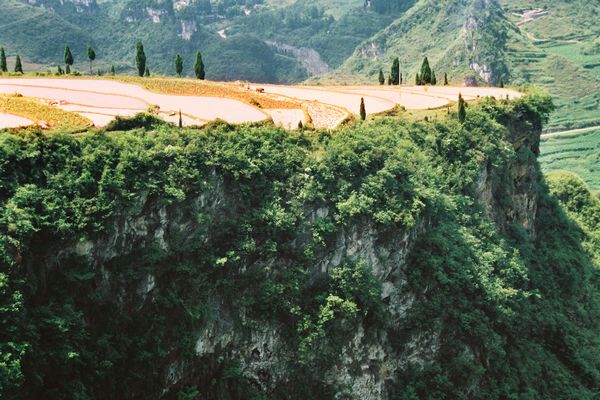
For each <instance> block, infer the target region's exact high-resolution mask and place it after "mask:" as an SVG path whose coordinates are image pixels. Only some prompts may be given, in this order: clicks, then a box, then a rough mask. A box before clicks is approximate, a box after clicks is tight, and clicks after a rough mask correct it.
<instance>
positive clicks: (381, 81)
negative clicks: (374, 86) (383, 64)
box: [379, 69, 385, 85]
mask: <svg viewBox="0 0 600 400" xmlns="http://www.w3.org/2000/svg"><path fill="white" fill-rule="evenodd" d="M384 83H385V76H383V70H382V69H380V70H379V84H380V85H383V84H384Z"/></svg>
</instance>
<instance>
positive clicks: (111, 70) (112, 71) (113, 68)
mask: <svg viewBox="0 0 600 400" xmlns="http://www.w3.org/2000/svg"><path fill="white" fill-rule="evenodd" d="M110 74H111V75H112V76H115V75H116V71H115V66H114V65H111V66H110Z"/></svg>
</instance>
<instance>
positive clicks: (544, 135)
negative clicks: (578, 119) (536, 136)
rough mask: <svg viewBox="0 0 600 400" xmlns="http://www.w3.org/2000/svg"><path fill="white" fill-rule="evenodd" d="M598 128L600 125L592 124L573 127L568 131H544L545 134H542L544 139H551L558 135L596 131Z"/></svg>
mask: <svg viewBox="0 0 600 400" xmlns="http://www.w3.org/2000/svg"><path fill="white" fill-rule="evenodd" d="M597 129H600V125H599V126H590V127H587V128H580V129H571V130H568V131H560V132H550V133H544V134H542V139H550V138H553V137H557V136H568V135H574V134H577V133H585V132H589V131H594V130H597Z"/></svg>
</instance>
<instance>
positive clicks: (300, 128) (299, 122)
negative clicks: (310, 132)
mask: <svg viewBox="0 0 600 400" xmlns="http://www.w3.org/2000/svg"><path fill="white" fill-rule="evenodd" d="M298 129H299V130H301V131H302V130H304V124H303V123H302V121H298Z"/></svg>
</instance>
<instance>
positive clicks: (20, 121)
mask: <svg viewBox="0 0 600 400" xmlns="http://www.w3.org/2000/svg"><path fill="white" fill-rule="evenodd" d="M32 124H33V121H31V120H28V119H27V118H23V117H19V116H16V115H12V114H5V113H0V129H6V128H18V127H21V126H28V125H32Z"/></svg>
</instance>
